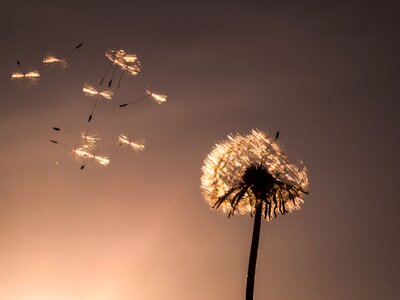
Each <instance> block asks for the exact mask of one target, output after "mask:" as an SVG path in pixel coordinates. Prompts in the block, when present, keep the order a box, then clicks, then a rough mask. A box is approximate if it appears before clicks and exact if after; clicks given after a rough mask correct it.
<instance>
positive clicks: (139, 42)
mask: <svg viewBox="0 0 400 300" xmlns="http://www.w3.org/2000/svg"><path fill="white" fill-rule="evenodd" d="M399 9H400V7H399V4H397V3H396V2H394V1H393V2H390V1H385V2H384V3H381V2H379V3H378V2H376V3H375V2H367V3H366V2H365V1H364V2H361V1H358V2H357V1H349V2H348V1H346V3H345V4H343V3H336V2H333V1H326V2H324V4H323V5H322V4H320V3H319V2H313V1H310V2H304V3H300V2H299V1H292V2H290V1H289V2H285V3H282V2H281V1H272V2H268V4H261V3H260V2H257V1H250V2H244V1H242V2H240V1H229V2H225V3H224V2H202V3H197V4H194V3H192V2H190V1H181V2H169V1H146V3H144V1H142V2H139V3H134V2H131V3H129V4H128V2H124V1H112V2H109V1H107V2H105V1H96V2H92V3H91V2H90V1H86V2H85V3H79V2H78V1H76V2H75V1H66V2H64V3H63V4H59V3H56V2H55V1H35V2H28V1H20V2H18V1H14V2H10V3H8V4H7V5H4V6H3V7H2V9H1V12H0V38H1V44H2V47H1V50H0V51H1V56H0V62H1V66H2V68H1V69H2V71H1V72H0V84H1V90H2V94H1V96H0V124H1V126H0V137H1V141H2V142H1V144H0V165H1V169H0V266H1V268H0V299H12V300H55V299H57V300H72V299H74V300H77V299H78V300H128V299H129V300H132V299H140V300H164V299H173V300H184V299H185V300H186V299H190V300H217V299H218V300H220V299H232V300H239V299H244V292H245V276H246V271H247V262H248V254H249V249H250V239H251V230H252V218H251V217H250V216H233V217H231V218H230V219H227V217H226V215H223V214H222V213H221V212H219V211H212V210H210V208H209V207H208V205H207V203H206V202H205V201H204V199H203V197H202V195H201V190H200V176H201V166H202V164H203V160H204V159H205V157H206V156H207V154H208V153H209V152H210V151H211V149H212V147H213V145H214V144H215V143H217V142H219V141H221V140H223V139H225V138H226V136H227V135H228V134H230V133H235V132H239V133H241V134H247V133H248V132H250V130H251V129H253V128H258V129H259V130H261V131H265V132H268V133H270V134H274V133H275V132H276V130H279V131H280V138H279V140H280V144H281V145H282V146H283V147H284V148H285V149H286V152H287V154H288V155H289V156H290V157H292V158H293V159H301V160H303V161H304V164H305V165H306V166H307V167H308V169H309V179H310V195H309V196H307V197H306V199H305V203H304V205H303V206H302V210H301V211H298V212H295V213H293V214H290V215H286V216H278V218H277V219H275V220H272V221H271V222H263V223H262V228H261V237H260V249H259V254H258V264H257V274H256V283H255V299H275V300H291V299H296V300H297V299H298V300H313V299H315V300H320V299H326V300H336V299H363V300H364V299H365V300H367V299H383V300H394V299H397V297H398V278H399V268H400V259H399V255H398V253H400V241H399V238H398V233H399V230H400V220H399V217H398V215H397V211H398V210H399V209H400V204H399V203H400V202H399V201H398V200H399V199H398V198H399V197H398V195H397V192H396V191H397V188H396V185H397V180H399V175H398V169H399V167H400V164H399V150H400V149H399V145H400V142H399V136H400V124H399V115H400V104H399V95H400V89H399V80H400V73H399V63H400V21H399V20H400V19H399V18H398V11H399ZM80 42H83V43H84V45H83V46H82V48H80V49H79V50H77V51H76V52H74V53H73V54H71V56H70V57H68V62H69V68H68V69H66V70H64V71H62V70H57V69H48V68H45V67H44V66H43V65H42V63H41V61H42V59H43V57H44V56H45V55H46V54H47V53H52V54H59V55H60V54H62V53H64V52H65V51H67V50H68V49H70V48H72V47H74V46H76V45H77V44H79V43H80ZM109 49H126V50H128V51H131V52H133V53H136V54H137V55H138V56H139V59H140V60H141V62H142V67H143V71H142V73H141V74H140V75H138V76H137V77H135V78H133V77H129V76H125V77H124V78H123V81H122V84H121V88H120V89H118V90H117V91H116V93H115V96H114V98H113V100H112V101H111V102H110V103H106V102H99V104H98V107H97V109H96V112H95V115H94V118H93V120H92V122H91V123H90V130H91V131H93V132H96V133H97V134H98V135H99V136H100V137H101V138H102V140H101V142H100V143H99V153H100V154H102V153H104V154H106V155H108V156H109V158H110V160H111V163H110V165H109V166H107V167H102V166H99V165H95V164H89V165H88V166H87V167H86V168H85V169H84V170H82V171H81V170H80V169H79V166H80V165H79V163H78V162H76V161H74V159H73V158H72V157H71V155H70V154H69V153H68V151H66V149H64V148H62V147H59V146H58V145H54V144H51V143H50V142H49V139H51V138H54V139H57V140H60V141H63V142H65V143H67V144H71V145H73V144H74V142H75V139H74V138H73V137H71V136H68V135H65V134H64V135H63V134H62V133H56V132H54V131H52V130H51V127H52V126H58V127H61V128H66V129H68V130H71V131H73V132H80V131H82V130H86V129H87V128H88V122H87V117H88V115H89V114H90V110H91V107H92V104H93V100H92V99H90V98H88V97H85V96H84V95H83V92H82V87H83V84H84V83H85V82H89V83H93V84H97V83H98V82H99V81H100V79H101V77H102V76H103V74H104V72H105V71H106V69H107V67H108V62H107V59H106V58H105V56H104V53H105V51H106V50H109ZM16 60H20V61H21V63H22V65H23V66H24V67H26V69H29V68H32V69H38V70H39V71H40V72H41V80H40V83H39V85H38V86H36V87H32V88H29V89H26V88H22V87H21V86H19V85H18V84H16V83H15V82H13V81H11V80H10V75H11V72H12V71H13V70H16V67H17V65H16V63H15V62H16ZM147 84H149V85H150V86H151V87H152V88H154V90H155V91H160V92H161V93H165V94H167V95H168V102H166V103H165V104H162V105H158V104H157V103H155V102H151V101H144V102H141V103H140V104H137V105H134V106H129V107H125V108H123V109H121V108H119V107H118V106H119V104H122V103H125V102H127V101H132V100H134V99H136V98H139V97H141V96H142V95H143V92H144V88H145V87H146V85H147ZM120 133H125V134H126V135H128V136H132V137H135V138H138V139H145V140H146V150H145V151H144V152H141V153H137V154H135V153H133V152H131V151H129V149H126V148H125V149H121V148H118V146H117V145H116V140H117V137H118V135H119V134H120Z"/></svg>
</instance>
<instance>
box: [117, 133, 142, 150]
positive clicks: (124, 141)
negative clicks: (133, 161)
mask: <svg viewBox="0 0 400 300" xmlns="http://www.w3.org/2000/svg"><path fill="white" fill-rule="evenodd" d="M144 142H145V141H144V140H140V141H131V140H129V139H128V137H127V136H126V135H123V134H120V135H119V137H118V141H117V143H118V145H119V146H124V145H129V146H130V147H131V148H132V149H133V150H134V151H135V152H139V151H143V150H144V148H145V146H144Z"/></svg>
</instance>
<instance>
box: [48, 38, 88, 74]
mask: <svg viewBox="0 0 400 300" xmlns="http://www.w3.org/2000/svg"><path fill="white" fill-rule="evenodd" d="M82 45H83V43H80V44H79V45H77V46H76V47H74V48H72V49H70V50H68V51H67V52H66V53H65V54H64V55H62V56H60V57H56V56H53V55H48V56H45V57H44V58H43V63H44V64H45V65H46V66H49V65H55V64H58V65H60V66H61V67H62V68H63V69H65V68H66V67H68V63H67V61H66V59H67V57H68V56H69V55H70V54H72V52H74V51H75V50H77V49H79V48H80V47H82Z"/></svg>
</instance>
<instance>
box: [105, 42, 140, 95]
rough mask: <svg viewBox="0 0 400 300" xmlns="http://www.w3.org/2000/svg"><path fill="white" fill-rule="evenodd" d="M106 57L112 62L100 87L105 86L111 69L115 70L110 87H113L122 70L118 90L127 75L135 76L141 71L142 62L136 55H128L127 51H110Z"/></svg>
mask: <svg viewBox="0 0 400 300" xmlns="http://www.w3.org/2000/svg"><path fill="white" fill-rule="evenodd" d="M105 55H106V57H107V58H108V59H109V60H110V65H109V67H108V68H107V71H106V73H105V74H104V76H103V78H102V79H101V80H100V85H102V84H103V82H104V80H105V79H106V77H107V75H108V73H109V72H110V71H111V69H113V70H112V74H111V78H110V81H109V82H108V87H111V85H112V82H113V79H114V76H115V73H116V71H117V69H118V68H120V69H121V70H122V72H121V75H120V77H119V80H118V88H119V87H120V85H121V80H122V77H123V76H124V74H125V73H128V74H130V75H132V76H135V75H137V74H139V73H140V71H141V65H140V61H139V60H138V57H137V55H136V54H129V53H126V51H125V50H108V51H106V53H105Z"/></svg>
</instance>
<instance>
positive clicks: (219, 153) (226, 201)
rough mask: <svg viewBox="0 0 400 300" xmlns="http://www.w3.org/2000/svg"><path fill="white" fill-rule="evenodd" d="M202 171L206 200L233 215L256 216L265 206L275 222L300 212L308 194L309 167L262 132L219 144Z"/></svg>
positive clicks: (233, 136) (238, 136) (213, 206)
mask: <svg viewBox="0 0 400 300" xmlns="http://www.w3.org/2000/svg"><path fill="white" fill-rule="evenodd" d="M202 171H203V175H202V177H201V188H202V191H203V195H204V197H205V199H206V201H207V202H208V203H209V205H210V206H211V207H212V208H220V209H222V211H224V212H225V213H228V214H229V216H230V215H233V214H246V213H250V214H254V213H255V210H256V208H257V207H258V206H259V205H261V207H262V211H263V215H264V218H265V219H267V220H271V219H272V218H273V217H276V214H277V213H281V214H286V213H288V212H291V211H293V210H298V209H300V204H301V203H303V201H304V196H305V194H307V193H308V187H309V182H308V177H307V173H308V172H307V168H306V167H305V166H304V165H303V164H302V163H301V162H296V163H294V162H291V161H289V159H288V157H287V156H286V154H284V152H283V151H282V149H281V147H280V146H279V145H278V143H277V142H276V140H275V139H274V138H272V137H270V136H268V135H266V134H264V133H263V132H260V131H258V130H253V131H252V132H251V133H250V134H248V135H246V136H242V135H240V134H236V135H230V136H228V139H227V140H226V141H223V142H221V143H219V144H216V145H215V147H214V149H213V150H212V151H211V153H210V154H209V155H208V156H207V158H206V159H205V161H204V165H203V167H202Z"/></svg>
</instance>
